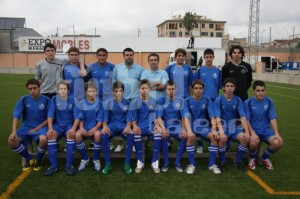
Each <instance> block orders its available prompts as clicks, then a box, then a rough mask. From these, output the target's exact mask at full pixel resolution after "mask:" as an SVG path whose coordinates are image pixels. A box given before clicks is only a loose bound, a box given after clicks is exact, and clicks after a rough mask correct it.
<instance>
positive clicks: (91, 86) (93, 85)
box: [84, 81, 98, 91]
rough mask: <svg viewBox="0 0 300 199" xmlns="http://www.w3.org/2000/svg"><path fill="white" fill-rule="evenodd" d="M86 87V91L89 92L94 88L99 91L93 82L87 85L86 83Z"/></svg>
mask: <svg viewBox="0 0 300 199" xmlns="http://www.w3.org/2000/svg"><path fill="white" fill-rule="evenodd" d="M84 87H85V91H87V90H88V89H89V88H94V89H96V90H98V89H97V85H96V84H95V83H94V82H93V81H88V82H87V83H85V85H84Z"/></svg>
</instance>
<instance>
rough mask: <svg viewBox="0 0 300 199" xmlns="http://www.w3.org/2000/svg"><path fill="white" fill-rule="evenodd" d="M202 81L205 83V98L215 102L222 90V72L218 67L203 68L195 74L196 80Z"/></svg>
mask: <svg viewBox="0 0 300 199" xmlns="http://www.w3.org/2000/svg"><path fill="white" fill-rule="evenodd" d="M195 79H200V80H202V81H203V83H204V85H205V86H204V91H203V96H205V97H209V98H210V99H212V100H215V99H216V98H217V97H218V96H219V89H220V88H222V72H221V71H220V70H219V69H217V68H216V67H211V68H208V67H206V66H202V67H201V68H199V69H198V70H197V71H196V72H195V73H194V80H195Z"/></svg>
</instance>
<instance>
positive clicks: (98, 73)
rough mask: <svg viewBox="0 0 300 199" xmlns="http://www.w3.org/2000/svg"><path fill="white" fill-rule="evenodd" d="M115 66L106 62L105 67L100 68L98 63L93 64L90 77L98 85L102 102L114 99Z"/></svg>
mask: <svg viewBox="0 0 300 199" xmlns="http://www.w3.org/2000/svg"><path fill="white" fill-rule="evenodd" d="M114 67H115V65H113V64H112V63H109V62H106V64H105V65H104V66H100V65H99V63H98V62H95V63H93V64H91V66H90V69H89V70H90V72H89V77H91V78H92V80H93V82H94V83H95V84H96V85H97V88H98V96H99V99H100V100H102V99H103V97H104V96H105V98H106V99H109V98H111V97H112V73H113V70H114Z"/></svg>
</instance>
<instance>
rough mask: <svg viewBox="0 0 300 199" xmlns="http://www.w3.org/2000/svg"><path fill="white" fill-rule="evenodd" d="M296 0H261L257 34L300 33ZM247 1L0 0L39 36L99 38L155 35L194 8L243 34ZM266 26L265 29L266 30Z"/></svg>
mask: <svg viewBox="0 0 300 199" xmlns="http://www.w3.org/2000/svg"><path fill="white" fill-rule="evenodd" d="M299 7H300V1H299V0H261V1H260V37H261V38H262V39H263V41H264V42H267V41H269V32H270V27H272V40H273V39H286V38H288V36H290V35H293V29H295V34H300V25H299V24H300V12H299ZM249 8H250V0H184V1H174V0H84V1H79V0H49V1H43V0H0V17H24V18H26V26H27V27H28V28H34V29H36V30H37V31H38V32H40V33H41V34H42V35H44V36H47V35H51V34H55V33H56V31H57V30H56V29H57V27H58V33H59V35H63V34H72V33H73V28H72V27H73V25H74V27H75V32H76V34H82V33H85V34H95V30H96V33H97V34H100V35H101V36H102V37H117V36H137V34H138V29H139V30H140V35H141V37H149V36H153V37H155V36H156V32H157V29H156V26H157V25H158V24H160V23H161V22H163V21H164V20H166V19H170V18H171V17H172V16H174V15H182V16H183V15H184V13H185V12H187V11H192V12H196V13H197V14H199V15H202V16H206V17H207V18H211V19H213V20H220V21H227V23H226V25H225V33H226V34H227V33H228V34H230V37H231V38H233V37H239V38H241V37H247V36H248V23H249ZM264 30H265V31H264Z"/></svg>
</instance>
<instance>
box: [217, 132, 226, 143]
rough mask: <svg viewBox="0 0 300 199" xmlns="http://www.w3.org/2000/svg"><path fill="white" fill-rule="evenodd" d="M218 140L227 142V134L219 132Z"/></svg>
mask: <svg viewBox="0 0 300 199" xmlns="http://www.w3.org/2000/svg"><path fill="white" fill-rule="evenodd" d="M219 136H220V142H222V143H224V144H225V143H226V142H227V136H226V134H225V133H224V132H223V133H220V135H219Z"/></svg>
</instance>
